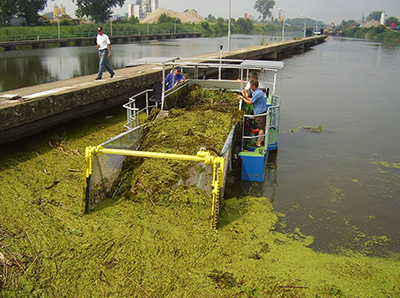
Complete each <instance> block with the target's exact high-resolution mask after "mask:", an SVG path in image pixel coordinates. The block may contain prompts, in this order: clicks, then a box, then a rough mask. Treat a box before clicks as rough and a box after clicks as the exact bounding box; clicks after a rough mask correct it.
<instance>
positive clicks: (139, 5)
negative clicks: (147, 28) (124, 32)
mask: <svg viewBox="0 0 400 298" xmlns="http://www.w3.org/2000/svg"><path fill="white" fill-rule="evenodd" d="M157 8H158V0H137V1H136V3H135V4H129V5H128V17H131V16H134V17H137V18H138V19H139V20H143V19H144V18H145V17H146V16H148V15H149V14H151V13H152V12H153V11H155V10H156V9H157Z"/></svg>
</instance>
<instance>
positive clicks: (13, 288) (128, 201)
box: [0, 110, 400, 297]
mask: <svg viewBox="0 0 400 298" xmlns="http://www.w3.org/2000/svg"><path fill="white" fill-rule="evenodd" d="M177 113H178V112H177ZM204 113H206V112H204ZM207 113H208V112H207ZM109 116H114V117H109ZM124 117H125V113H124V112H123V111H120V110H114V111H109V113H108V114H104V115H96V116H94V117H91V118H88V119H85V120H81V121H76V122H75V123H74V124H73V125H71V124H70V125H68V126H67V125H65V126H61V127H59V128H57V129H56V130H54V131H52V132H48V133H44V134H41V135H40V136H36V137H32V138H28V139H25V140H23V141H21V142H16V143H12V144H8V145H3V146H2V147H1V149H0V151H1V152H0V154H1V162H0V177H1V180H0V206H1V212H0V289H1V294H0V296H1V297H399V296H400V270H399V269H400V259H399V256H398V255H391V256H389V257H387V258H377V257H367V256H365V255H362V254H359V253H357V252H349V251H348V252H346V255H334V254H325V253H320V252H315V251H313V250H312V249H311V248H309V246H310V244H311V243H312V242H313V237H311V236H309V235H304V234H302V233H301V231H300V230H296V231H295V232H294V233H288V234H284V233H280V232H278V231H277V230H276V229H275V227H276V225H277V224H278V222H279V218H280V217H281V215H280V214H277V213H276V212H275V211H274V209H273V205H272V204H271V202H270V200H269V199H268V198H265V197H230V198H226V200H225V201H224V205H223V208H222V210H221V214H220V218H219V228H218V230H217V231H212V230H211V229H210V227H209V222H208V220H207V218H206V216H207V214H208V213H209V205H208V203H207V201H206V200H204V193H203V192H202V191H197V192H196V191H193V190H189V189H188V190H181V191H180V192H179V194H177V195H175V196H174V197H172V198H168V197H167V198H166V197H165V196H163V195H160V194H159V193H158V192H154V200H153V202H152V201H151V200H148V199H146V198H148V195H145V193H141V195H139V196H135V194H132V191H131V190H132V189H133V188H132V187H133V186H132V185H131V184H129V185H128V186H127V187H126V189H125V190H126V192H124V191H121V194H119V195H117V196H116V197H114V198H112V199H107V200H104V201H103V202H101V203H100V204H99V205H97V206H96V208H95V210H94V211H92V212H90V213H89V214H88V215H85V216H81V215H80V213H81V200H82V193H81V191H82V187H81V182H82V173H81V172H80V171H81V169H82V165H83V156H84V149H85V147H86V146H88V145H93V144H100V143H102V142H103V141H104V140H107V139H108V138H110V137H111V136H114V135H117V134H118V133H120V132H122V127H123V122H124V121H125V119H124ZM214 120H215V119H214ZM169 121H172V120H169ZM215 121H217V120H215ZM154 123H155V122H154ZM154 125H156V124H154ZM192 132H193V131H192ZM194 133H195V132H193V134H194ZM189 134H191V133H189ZM144 145H145V144H144ZM164 145H165V146H166V145H167V144H164ZM210 145H213V146H217V144H210ZM148 146H149V148H151V147H152V146H154V147H157V148H160V144H154V143H153V142H150V143H149V145H148ZM154 147H153V149H155V148H154ZM166 147H168V146H166ZM188 147H189V146H188ZM189 153H190V152H189ZM185 192H187V193H186V194H185ZM128 194H129V195H128ZM170 195H171V196H172V194H170ZM139 198H140V199H139ZM182 198H184V199H182Z"/></svg>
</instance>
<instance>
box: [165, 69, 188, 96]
mask: <svg viewBox="0 0 400 298" xmlns="http://www.w3.org/2000/svg"><path fill="white" fill-rule="evenodd" d="M181 72H182V69H181V68H180V67H179V66H176V67H175V68H174V70H173V71H171V72H170V73H169V74H168V75H167V76H166V78H165V80H164V84H165V86H166V87H167V89H166V90H168V89H171V88H172V87H174V86H176V85H178V84H179V83H182V82H184V81H185V78H184V77H183V75H182V74H181Z"/></svg>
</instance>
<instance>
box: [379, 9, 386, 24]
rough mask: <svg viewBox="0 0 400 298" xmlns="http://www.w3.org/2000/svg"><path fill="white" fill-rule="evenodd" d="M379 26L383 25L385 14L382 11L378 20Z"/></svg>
mask: <svg viewBox="0 0 400 298" xmlns="http://www.w3.org/2000/svg"><path fill="white" fill-rule="evenodd" d="M380 23H381V25H385V12H384V11H382V13H381V20H380Z"/></svg>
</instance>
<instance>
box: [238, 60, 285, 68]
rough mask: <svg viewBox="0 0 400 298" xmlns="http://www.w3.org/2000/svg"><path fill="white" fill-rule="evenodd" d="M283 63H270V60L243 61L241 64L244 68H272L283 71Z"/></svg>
mask: <svg viewBox="0 0 400 298" xmlns="http://www.w3.org/2000/svg"><path fill="white" fill-rule="evenodd" d="M283 64H284V63H283V62H282V61H269V60H243V62H242V63H241V64H240V65H241V66H242V67H244V68H272V69H282V68H283Z"/></svg>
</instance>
